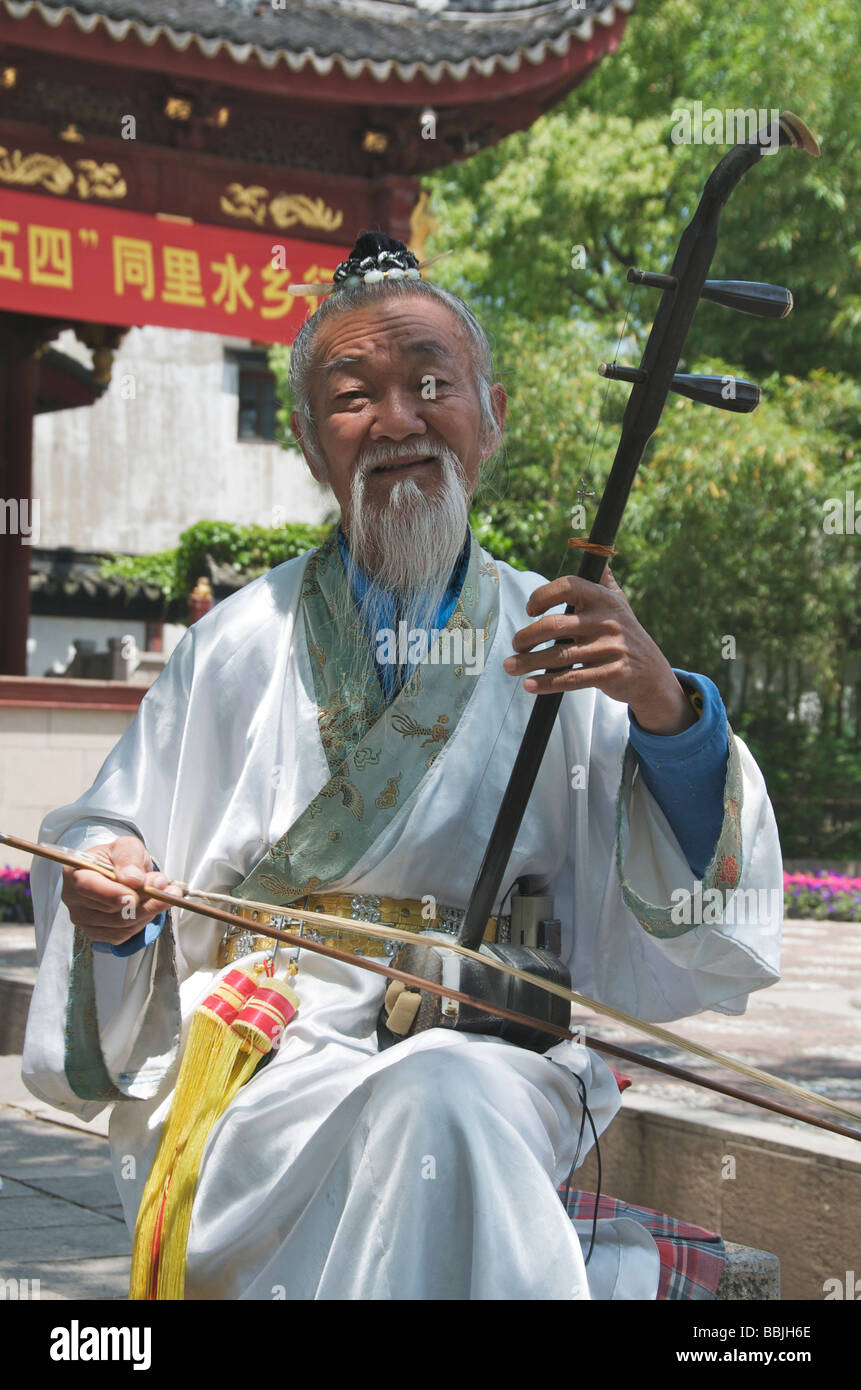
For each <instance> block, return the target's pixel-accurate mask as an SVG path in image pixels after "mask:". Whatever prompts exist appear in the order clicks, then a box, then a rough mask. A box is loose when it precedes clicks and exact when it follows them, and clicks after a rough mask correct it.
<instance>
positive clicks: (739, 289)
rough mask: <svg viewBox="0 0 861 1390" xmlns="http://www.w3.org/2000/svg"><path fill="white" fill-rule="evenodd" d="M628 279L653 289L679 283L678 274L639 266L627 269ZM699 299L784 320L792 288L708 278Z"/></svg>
mask: <svg viewBox="0 0 861 1390" xmlns="http://www.w3.org/2000/svg"><path fill="white" fill-rule="evenodd" d="M628 281H629V283H630V284H632V285H648V286H649V288H650V289H653V290H674V289H676V288H677V286H678V280H677V279H676V277H675V275H661V274H660V273H659V272H658V271H656V270H638V268H637V267H636V266H632V267H631V269H630V270H629V271H628ZM700 298H701V299H710V300H711V301H712V303H713V304H723V305H724V306H725V307H726V308H727V309H737V310H738V312H739V313H741V314H755V315H756V316H757V317H758V318H762V319H785V318H786V316H787V314H789V313H790V312H791V310H792V295H791V293H790V292H789V290H785V289H784V288H783V286H782V285H765V284H760V283H759V282H758V281H756V280H706V282H705V284H704V285H703V288H702V290H701V292H700Z"/></svg>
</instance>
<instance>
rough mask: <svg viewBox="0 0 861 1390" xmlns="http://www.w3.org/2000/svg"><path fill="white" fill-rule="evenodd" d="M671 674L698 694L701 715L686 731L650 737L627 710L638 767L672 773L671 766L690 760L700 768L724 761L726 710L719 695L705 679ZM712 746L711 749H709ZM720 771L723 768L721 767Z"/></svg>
mask: <svg viewBox="0 0 861 1390" xmlns="http://www.w3.org/2000/svg"><path fill="white" fill-rule="evenodd" d="M673 672H674V674H675V675H676V676H678V678H679V680H681V681H684V682H686V683H687V684H688V685H692V686H694V688H695V689H696V690H697V691H699V694H700V695H701V697H702V702H703V712H702V714H701V715H700V717H699V719H698V720H697V721H696V723H695V724H692V725H691V726H690V728H689V729H683V730H682V732H681V733H680V734H650V733H647V732H646V730H645V729H641V728H640V725H639V724H638V723H637V721H636V719H635V718H634V715H633V714H632V712H631V710H630V709H629V710H628V719H629V722H630V726H631V730H630V739H631V746H632V748H633V749H634V751H635V753H636V754H637V756H638V758H639V761H640V764H641V766H642V765H643V764H644V763H648V764H649V766H650V767H654V768H663V767H667V766H668V767H669V768H670V769H672V767H673V765H674V764H678V763H682V762H685V761H686V760H687V759H689V758H694V759H695V760H696V762H697V763H698V764H699V765H700V766H709V765H711V764H712V763H713V762H714V763H717V762H718V760H719V759H725V758H726V755H727V753H728V751H729V740H728V736H727V721H726V710H725V709H724V703H723V700H722V699H721V694H720V691H719V690H718V688H717V686H716V685H715V683H714V681H711V680H709V678H708V676H698V675H694V674H692V673H691V672H690V671H678V670H676V668H675V667H673ZM712 744H714V747H712V746H711V745H712ZM724 771H726V765H725V764H724Z"/></svg>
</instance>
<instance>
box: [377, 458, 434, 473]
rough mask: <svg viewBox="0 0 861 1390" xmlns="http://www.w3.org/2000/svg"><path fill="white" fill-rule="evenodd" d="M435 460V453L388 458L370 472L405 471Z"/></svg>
mask: <svg viewBox="0 0 861 1390" xmlns="http://www.w3.org/2000/svg"><path fill="white" fill-rule="evenodd" d="M436 462H437V456H436V454H419V455H417V456H416V457H415V458H400V459H389V461H388V463H381V464H378V465H377V467H376V468H372V469H371V472H372V473H405V472H407V470H408V469H411V468H420V467H422V466H423V465H425V464H433V463H436Z"/></svg>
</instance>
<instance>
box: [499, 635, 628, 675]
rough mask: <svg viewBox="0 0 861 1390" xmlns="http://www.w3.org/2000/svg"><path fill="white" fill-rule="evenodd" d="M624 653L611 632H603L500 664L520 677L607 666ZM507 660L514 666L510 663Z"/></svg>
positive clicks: (509, 658) (509, 659)
mask: <svg viewBox="0 0 861 1390" xmlns="http://www.w3.org/2000/svg"><path fill="white" fill-rule="evenodd" d="M622 656H624V650H623V648H622V647H621V646H620V644H619V643H618V642H617V641H615V640H614V637H613V636H612V635H603V636H601V637H599V638H597V639H596V640H595V641H594V642H573V643H567V644H562V645H560V646H558V647H548V648H547V649H546V650H544V651H540V652H531V653H529V654H528V655H524V656H515V657H506V659H505V661H503V663H502V664H503V666H504V667H505V669H506V671H508V673H509V675H512V676H521V675H526V674H527V673H528V672H530V671H559V670H570V668H571V667H572V666H590V667H596V666H608V665H610V664H611V663H612V662H614V661H618V660H619V659H620V658H621V657H622ZM509 661H511V662H513V663H514V665H513V666H509V664H508V663H509Z"/></svg>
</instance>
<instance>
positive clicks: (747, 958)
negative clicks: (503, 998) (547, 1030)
mask: <svg viewBox="0 0 861 1390" xmlns="http://www.w3.org/2000/svg"><path fill="white" fill-rule="evenodd" d="M584 713H585V714H587V717H586V718H584V717H583V716H584ZM727 733H728V749H729V755H728V758H727V769H726V778H725V783H724V788H723V818H722V822H721V827H720V833H719V835H718V840H717V844H716V847H715V850H714V853H713V855H712V858H711V861H710V863H709V864H708V866H707V868H706V870H705V873H704V875H703V878H702V880H701V881H700V880H698V879H696V878H695V877H694V875H693V873H692V872H691V869H690V866H689V864H688V862H687V859H686V858H685V855H684V853H683V851H682V849H681V847H680V845H679V843H678V840H677V839H676V837H675V835H674V833H673V831H672V829H671V827H670V825H669V823H668V821H667V818H666V816H665V815H664V813H663V811H662V810H661V808H660V806H659V805H658V804H657V802H656V801H655V799H654V797H653V796H652V795H651V793H650V792H649V790H648V788H647V787H646V785H645V781H644V779H643V777H642V775H641V774H640V771H639V769H638V766H637V758H636V755H635V754H634V751H633V749H632V747H631V745H630V743H629V741H628V719H627V712H626V710H625V708H624V706H622V705H620V704H619V703H618V702H616V701H612V700H609V699H607V698H606V697H605V696H602V695H600V694H597V695H596V696H595V698H594V702H593V705H592V717H591V720H590V719H588V712H587V711H584V710H583V709H582V708H581V711H580V717H579V718H577V717H575V715H574V711H572V710H570V709H569V711H568V720H567V740H568V753H569V756H570V757H571V760H572V762H573V763H574V764H575V765H579V766H581V767H583V768H584V769H588V776H587V777H584V778H583V779H581V781H582V786H581V783H577V784H576V785H575V782H574V780H573V779H572V791H571V793H570V795H571V816H572V825H573V827H574V845H573V854H572V865H571V872H572V874H573V886H572V892H571V900H573V937H572V941H573V950H572V959H571V965H572V972H573V975H574V982H575V986H574V987H575V988H577V989H580V990H582V991H583V992H584V993H586V994H590V995H591V996H592V997H593V998H595V999H597V1000H599V1001H600V1002H603V1003H607V1004H610V1005H613V1006H615V1007H616V1008H620V1009H624V1010H625V1011H626V1012H628V1013H631V1014H635V1015H637V1016H638V1017H640V1018H643V1019H645V1020H646V1021H649V1022H668V1021H670V1020H672V1019H677V1018H684V1017H687V1016H689V1015H691V1014H696V1013H699V1012H701V1011H702V1010H703V1009H718V1010H720V1011H721V1012H724V1013H742V1012H744V1009H745V1007H746V1003H747V997H748V995H749V994H750V993H751V992H752V991H753V990H757V989H762V988H764V987H765V986H767V985H769V984H772V983H773V982H774V981H775V980H777V979H778V978H779V953H780V934H781V925H782V917H783V877H782V867H783V866H782V861H781V853H780V844H779V840H778V834H777V826H776V823H775V819H774V813H773V810H772V807H771V803H770V802H769V799H768V795H767V792H766V788H765V782H764V779H763V776H762V773H761V771H760V769H759V767H758V766H757V764H756V762H755V760H754V758H753V756H752V755H751V753H750V752H749V750H748V749H747V747H746V746H745V744H744V743H743V742H742V740H741V739H739V738H737V737H735V735H733V733H732V731H731V730H730V729H729V727H728V726H727Z"/></svg>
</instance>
